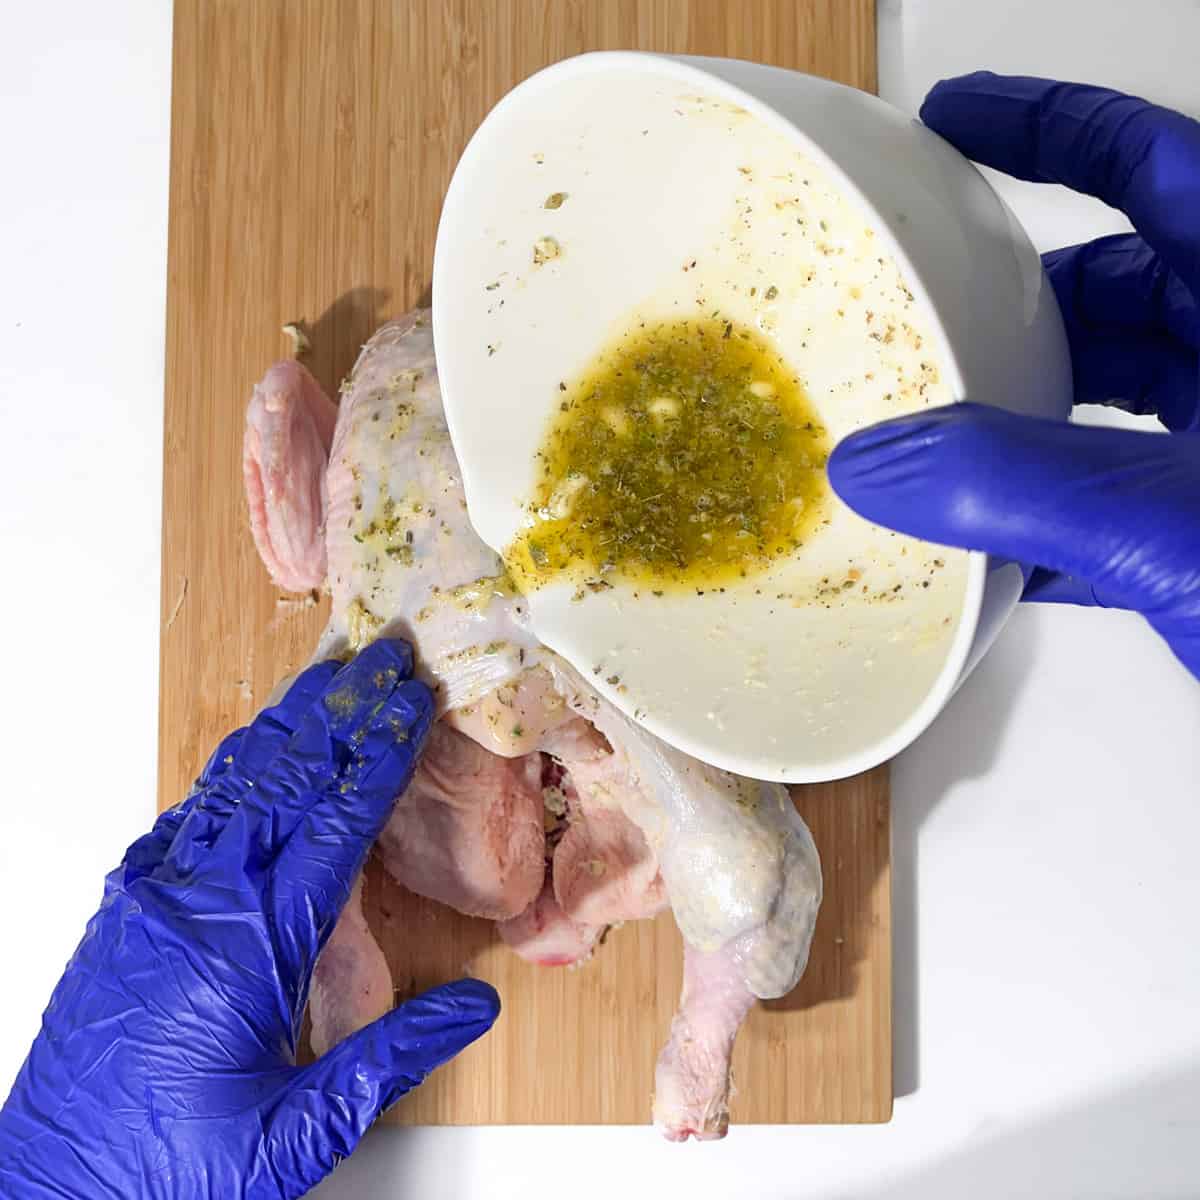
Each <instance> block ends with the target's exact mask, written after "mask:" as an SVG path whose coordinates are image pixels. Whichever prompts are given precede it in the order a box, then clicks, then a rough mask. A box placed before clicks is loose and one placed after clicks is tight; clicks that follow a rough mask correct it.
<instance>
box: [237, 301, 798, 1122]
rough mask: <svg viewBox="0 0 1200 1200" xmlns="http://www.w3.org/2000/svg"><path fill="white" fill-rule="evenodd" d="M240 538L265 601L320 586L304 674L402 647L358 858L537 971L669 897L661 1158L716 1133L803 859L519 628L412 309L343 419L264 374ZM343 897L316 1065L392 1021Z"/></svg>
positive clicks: (741, 784) (786, 965)
mask: <svg viewBox="0 0 1200 1200" xmlns="http://www.w3.org/2000/svg"><path fill="white" fill-rule="evenodd" d="M243 468H244V475H245V486H246V496H247V500H248V503H249V508H250V523H251V530H252V532H253V535H254V540H255V543H256V545H257V546H258V549H259V552H260V554H261V556H262V559H263V562H264V563H265V564H266V566H267V568H268V570H269V571H270V573H271V576H272V578H273V579H274V580H275V582H276V583H277V584H278V585H279V586H280V587H282V588H284V589H287V590H292V591H298V590H307V589H311V588H317V587H322V586H325V587H328V589H329V591H330V592H331V594H332V599H333V604H332V616H331V619H330V622H329V625H328V627H327V628H326V630H325V633H324V634H323V635H322V637H321V640H320V643H319V645H318V646H317V648H316V652H315V655H314V657H315V658H327V657H330V656H332V655H345V654H348V653H352V652H354V651H356V650H358V649H360V648H361V647H362V646H364V645H365V644H367V643H368V642H369V641H370V640H371V639H373V638H375V637H378V636H381V635H395V636H400V637H404V638H406V639H407V640H408V641H410V642H411V643H412V645H413V647H414V649H415V652H416V657H417V661H418V670H419V673H420V674H421V675H422V676H423V678H424V679H425V680H426V681H427V682H428V683H429V684H430V686H431V687H432V688H434V690H435V692H436V694H437V696H438V699H439V712H440V714H441V720H440V722H439V723H438V725H436V726H435V728H434V730H433V733H432V734H431V736H430V739H429V744H428V746H427V749H426V751H425V753H424V756H423V758H422V760H421V764H420V766H419V768H418V770H417V773H416V775H415V777H414V779H413V781H412V783H411V784H410V786H409V788H408V789H407V790H406V791H405V792H404V794H403V795H401V796H399V797H397V801H396V807H395V810H394V812H393V815H392V817H391V819H390V821H389V823H388V825H387V827H386V829H385V830H384V832H383V835H382V836H381V838H380V840H379V843H378V846H377V850H378V852H379V854H380V856H381V858H382V860H383V863H384V866H385V868H386V869H387V870H388V872H389V873H390V874H392V875H393V876H394V877H395V878H396V880H397V881H398V882H399V883H401V884H403V885H404V886H406V887H407V888H409V889H410V890H412V891H414V892H417V893H419V894H421V895H423V896H427V897H430V898H432V899H434V900H436V901H439V902H441V903H443V904H447V905H449V906H450V907H452V908H454V909H456V910H458V911H459V912H462V913H467V914H470V915H473V916H480V917H486V918H489V919H492V920H494V921H496V922H497V929H498V932H499V935H500V937H501V938H502V939H503V940H504V941H505V942H506V943H507V944H508V945H509V946H511V947H512V948H513V950H514V951H515V952H516V953H518V954H520V955H521V956H522V957H524V958H526V959H528V960H529V961H531V962H534V963H538V964H542V965H547V966H549V965H563V964H569V963H577V962H581V961H583V960H585V959H586V958H587V957H588V956H589V955H590V954H591V953H593V951H594V949H595V947H596V944H597V941H598V939H599V936H600V934H601V933H602V932H603V930H604V929H605V927H607V926H608V925H610V924H613V923H615V922H618V921H628V920H635V919H638V918H641V917H652V916H654V915H655V914H656V913H658V912H660V911H661V910H662V909H663V908H664V907H665V906H667V905H669V906H670V907H671V910H672V912H673V913H674V916H675V920H676V923H677V924H678V926H679V929H680V931H681V933H682V935H683V938H684V944H685V956H684V980H683V991H682V996H681V999H680V1005H679V1009H678V1012H677V1014H676V1016H675V1019H674V1022H673V1024H672V1027H671V1034H670V1039H669V1041H668V1043H667V1046H666V1047H665V1048H664V1049H663V1051H662V1053H661V1055H660V1057H659V1061H658V1066H657V1069H656V1074H655V1097H654V1120H655V1122H656V1123H657V1124H658V1125H659V1126H660V1128H661V1129H662V1131H663V1132H664V1133H665V1135H666V1136H667V1137H668V1138H670V1139H672V1140H676V1141H682V1140H686V1139H687V1138H688V1137H689V1136H695V1137H696V1138H698V1139H709V1138H718V1137H721V1136H723V1135H724V1133H725V1132H726V1129H727V1126H728V1101H729V1092H730V1079H729V1063H730V1055H731V1053H732V1048H733V1042H734V1038H735V1036H736V1033H737V1030H738V1026H739V1025H740V1024H741V1022H742V1020H743V1019H744V1018H745V1016H746V1014H747V1013H748V1012H749V1010H750V1007H751V1006H752V1004H753V1002H754V999H755V998H756V997H759V998H771V997H777V996H782V995H784V994H785V993H786V992H788V991H790V990H791V989H792V988H793V987H794V986H795V984H796V982H797V981H798V980H799V978H800V975H801V973H802V972H803V970H804V967H805V964H806V962H807V959H808V951H809V945H810V943H811V940H812V933H813V926H814V923H815V920H816V914H817V909H818V906H819V904H820V900H821V870H820V863H819V860H818V857H817V851H816V847H815V846H814V844H813V841H812V838H811V836H810V835H809V832H808V829H807V827H806V826H805V824H804V822H803V821H802V820H801V818H800V816H799V815H798V814H797V812H796V810H795V807H794V806H793V804H792V802H791V800H790V798H789V796H788V794H787V791H786V790H785V789H784V788H783V787H781V786H779V785H776V784H768V783H760V782H757V781H754V780H750V779H743V778H738V777H736V776H733V775H730V774H728V773H727V772H724V771H719V770H716V769H715V768H713V767H710V766H707V765H705V764H703V763H700V762H698V761H696V760H695V759H692V758H689V757H688V756H687V755H685V754H682V753H680V752H679V751H677V750H674V749H672V748H671V747H669V746H667V745H666V744H665V743H663V742H661V741H660V740H659V739H657V738H655V737H654V736H653V735H651V734H649V733H647V732H646V731H645V730H643V729H641V728H640V727H638V726H637V725H635V724H634V723H633V722H631V721H630V720H629V719H628V718H626V717H625V716H624V715H623V714H622V713H620V712H619V711H618V710H617V709H615V708H614V707H613V706H612V705H610V704H608V703H607V702H606V701H604V700H603V699H602V698H601V697H599V696H598V695H597V694H596V693H595V692H594V691H592V689H591V688H590V687H589V686H588V685H587V682H586V681H585V680H584V679H583V678H582V677H580V676H579V675H578V674H577V673H576V672H575V671H574V670H572V668H571V667H570V666H568V665H567V664H566V663H565V662H563V661H562V660H560V659H558V658H557V657H556V656H555V655H553V654H552V653H550V652H549V651H548V650H546V649H545V648H544V647H542V646H541V645H539V643H538V641H537V639H536V638H535V637H534V636H533V634H532V633H531V632H530V630H529V628H528V626H527V624H526V620H525V616H526V614H525V605H524V602H523V600H522V598H521V597H520V596H519V595H517V594H515V593H514V592H513V590H512V588H511V585H510V584H509V583H508V582H507V579H506V576H505V574H504V572H503V568H502V565H501V563H500V561H499V559H498V558H497V556H496V555H495V554H494V553H493V551H492V550H490V549H489V548H488V547H487V546H485V545H484V544H483V542H482V541H481V540H480V539H479V538H478V537H477V536H476V534H475V532H474V530H473V529H472V528H471V525H470V522H469V520H468V518H467V511H466V501H465V498H464V494H463V488H462V481H461V477H460V474H459V469H458V463H457V460H456V459H455V456H454V451H453V448H452V447H451V444H450V438H449V434H448V433H447V430H446V424H445V419H444V416H443V412H442V404H441V397H440V393H439V391H438V383H437V369H436V365H435V362H434V353H433V337H432V332H431V329H430V325H429V318H428V313H426V312H423V311H419V312H415V313H412V314H410V315H408V316H406V317H403V318H401V319H399V320H397V321H393V322H391V323H389V324H387V325H385V326H383V328H381V329H380V330H379V331H378V332H377V333H376V334H375V335H374V337H372V338H371V340H370V341H369V342H368V343H367V344H366V345H365V346H364V347H363V350H362V353H361V354H360V356H359V359H358V362H357V364H356V365H355V367H354V370H353V372H352V373H351V375H350V377H349V379H348V380H347V381H346V383H345V384H344V385H343V396H342V400H341V404H340V406H337V405H335V404H334V403H333V402H332V401H331V400H330V399H328V397H326V396H325V395H324V393H323V392H322V391H321V389H320V387H319V385H318V384H317V383H316V381H315V380H314V379H313V378H312V376H311V375H310V374H309V373H308V371H307V370H306V369H305V368H304V367H303V366H301V365H300V364H299V363H297V362H294V361H288V362H283V363H279V364H277V365H276V366H274V367H272V368H271V369H270V370H269V371H268V372H267V374H266V375H265V377H264V378H263V380H262V382H261V383H260V384H259V385H258V386H257V387H256V388H255V391H254V395H253V398H252V399H251V401H250V405H249V409H248V412H247V418H246V434H245V445H244V458H243ZM392 996H393V992H392V983H391V979H390V978H389V976H388V969H387V964H386V962H385V960H384V957H383V954H382V952H381V950H380V949H379V947H378V945H377V944H376V943H375V941H374V938H373V937H372V934H371V932H370V929H369V928H368V926H367V923H366V921H365V919H364V917H363V913H362V908H361V887H358V888H356V889H355V891H354V893H353V895H352V897H351V901H350V904H349V905H348V906H347V909H346V911H345V913H344V914H343V916H342V918H341V920H340V921H339V923H338V925H337V927H336V929H335V930H334V931H333V933H332V935H331V937H330V940H329V942H328V944H327V946H326V948H325V950H324V952H323V953H322V955H321V958H320V961H319V962H318V964H317V967H316V972H315V975H314V979H313V985H312V994H311V999H310V1012H311V1016H312V1044H313V1048H314V1050H315V1051H316V1052H317V1053H322V1052H324V1051H325V1050H326V1049H328V1048H329V1047H330V1046H331V1045H333V1044H335V1043H336V1042H337V1041H338V1040H340V1039H341V1038H342V1037H344V1036H345V1035H346V1034H347V1033H349V1032H351V1031H352V1030H354V1029H357V1028H360V1027H361V1026H362V1025H364V1024H366V1023H367V1022H369V1021H371V1020H373V1019H374V1018H376V1017H377V1016H379V1015H381V1014H382V1013H383V1012H384V1011H386V1010H387V1009H388V1008H389V1007H390V1006H391V1004H392Z"/></svg>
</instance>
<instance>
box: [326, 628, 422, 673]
mask: <svg viewBox="0 0 1200 1200" xmlns="http://www.w3.org/2000/svg"><path fill="white" fill-rule="evenodd" d="M412 667H413V659H412V647H411V646H410V645H409V644H408V643H407V642H406V641H404V640H403V639H402V638H379V639H377V640H376V641H374V642H372V643H371V644H370V645H369V646H367V647H366V648H365V649H364V650H362V651H361V652H360V653H359V655H358V657H357V658H355V659H353V660H352V661H351V662H350V663H349V664H348V665H347V666H346V667H345V668H343V670H344V671H350V670H351V669H354V668H357V670H359V671H362V672H368V671H378V670H381V669H387V670H393V671H395V672H396V674H397V676H398V677H399V678H401V679H407V678H408V677H409V676H410V675H411V674H412Z"/></svg>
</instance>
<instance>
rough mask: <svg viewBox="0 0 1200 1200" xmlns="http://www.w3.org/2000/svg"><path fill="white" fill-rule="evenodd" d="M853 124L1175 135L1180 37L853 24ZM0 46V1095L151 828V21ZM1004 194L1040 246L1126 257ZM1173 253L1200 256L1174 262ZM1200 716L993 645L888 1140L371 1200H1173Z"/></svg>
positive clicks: (951, 0)
mask: <svg viewBox="0 0 1200 1200" xmlns="http://www.w3.org/2000/svg"><path fill="white" fill-rule="evenodd" d="M879 5H880V20H879V24H880V80H881V90H882V92H883V94H884V95H885V96H886V97H887V98H889V99H891V100H893V101H894V102H895V103H897V104H900V105H901V106H903V107H905V108H908V109H910V110H915V108H916V105H917V104H918V103H919V100H920V97H921V96H922V95H923V93H924V91H925V89H926V88H927V87H928V85H929V84H931V83H932V82H933V81H934V80H935V79H936V78H938V77H940V76H943V75H947V74H953V73H956V72H959V71H964V70H970V69H974V68H976V67H979V66H987V67H990V68H992V69H995V70H1002V71H1003V70H1013V71H1023V72H1027V73H1035V74H1045V75H1056V76H1060V77H1065V78H1075V79H1086V80H1092V81H1095V82H1102V83H1108V84H1112V85H1116V86H1122V87H1125V88H1127V89H1129V90H1134V91H1138V92H1140V93H1142V94H1145V95H1149V96H1151V97H1152V98H1154V99H1156V100H1159V101H1161V102H1164V103H1170V104H1173V105H1175V106H1176V107H1180V108H1183V109H1185V110H1187V111H1189V112H1191V113H1192V114H1193V115H1198V116H1200V83H1197V79H1196V72H1195V60H1194V54H1195V47H1196V46H1197V45H1200V5H1197V4H1196V3H1194V2H1193V0H1142V2H1141V3H1139V4H1136V5H1134V4H1127V3H1123V2H1122V0H1038V2H1034V0H994V2H993V3H991V4H986V5H985V4H964V3H962V2H961V0H911V2H908V3H902V2H901V0H879ZM5 23H6V30H5V37H4V39H3V41H2V42H0V144H3V145H4V147H5V160H6V166H7V167H8V170H7V171H6V181H5V184H4V186H3V188H0V262H2V263H3V264H4V274H3V281H2V282H0V397H2V398H3V405H4V408H3V411H4V416H5V422H6V436H7V447H8V450H9V453H8V454H7V455H6V456H5V459H6V461H5V470H4V473H3V475H2V476H0V544H2V546H3V551H4V555H5V559H6V561H7V563H8V570H7V572H6V579H7V581H8V582H7V584H6V586H5V587H4V588H3V589H2V594H0V618H2V619H3V621H4V626H5V627H6V628H7V629H9V631H10V632H9V636H8V637H7V639H6V643H7V648H6V655H5V658H6V668H7V672H6V673H7V677H8V681H9V682H8V686H7V687H6V688H5V689H4V691H3V698H2V699H0V707H2V710H3V714H4V729H5V735H6V736H5V740H4V745H5V772H4V778H5V784H6V786H5V787H4V793H3V799H2V800H0V834H2V836H0V945H2V946H3V950H4V961H5V964H6V969H5V971H4V975H5V984H4V987H3V989H2V990H0V1092H2V1091H3V1090H4V1089H5V1088H6V1087H7V1085H8V1081H9V1080H10V1079H11V1078H12V1076H13V1075H14V1073H15V1072H16V1069H17V1067H18V1066H19V1064H20V1061H21V1059H22V1058H23V1057H24V1054H25V1052H26V1049H27V1047H28V1043H29V1041H30V1039H31V1037H32V1036H33V1033H34V1032H35V1030H36V1026H37V1018H38V1015H39V1013H40V1011H41V1008H42V1006H43V1005H44V1003H45V1000H46V998H47V996H48V995H49V992H50V989H51V987H52V986H53V984H54V982H55V980H56V979H57V977H58V975H59V973H60V972H61V970H62V965H63V963H64V962H65V960H66V958H67V957H68V955H69V954H70V952H71V949H72V948H73V946H74V944H75V942H76V941H77V940H78V937H79V934H80V933H81V931H82V927H83V922H84V920H85V919H86V918H87V916H89V915H90V913H91V912H92V910H93V909H94V907H95V905H96V902H97V899H98V897H99V892H100V883H101V877H102V875H103V873H104V872H105V871H106V870H107V869H108V868H109V867H111V866H112V865H113V864H114V863H115V862H116V861H117V859H118V858H119V856H120V854H121V852H122V850H123V848H124V846H125V845H126V844H127V843H128V842H129V841H131V840H132V839H133V838H134V837H135V836H136V835H137V834H138V833H139V832H141V831H142V829H143V828H144V827H145V826H146V825H147V824H148V823H149V821H150V819H151V817H152V815H153V810H154V780H155V771H154V764H155V740H156V721H157V699H156V689H157V674H156V672H157V652H158V630H157V625H158V533H159V492H160V481H161V432H162V426H161V407H162V370H163V303H164V293H165V251H166V201H167V155H168V133H169V111H168V105H169V87H170V80H169V75H170V13H169V6H168V5H167V4H166V3H165V0H140V2H136V3H135V2H132V0H125V2H124V3H115V4H110V5H95V4H93V3H90V2H88V0H77V2H73V3H58V4H42V5H25V6H21V7H20V8H14V9H13V10H12V11H11V12H8V13H7V14H6V17H5ZM1005 194H1006V196H1007V197H1008V198H1009V200H1010V202H1011V203H1013V205H1014V207H1016V209H1017V211H1018V214H1019V215H1020V216H1021V217H1022V219H1023V220H1024V221H1025V222H1026V224H1027V225H1028V226H1029V228H1030V229H1031V231H1032V232H1033V234H1034V236H1035V239H1036V240H1037V241H1038V242H1039V244H1040V245H1042V246H1043V247H1048V246H1051V245H1055V244H1060V243H1063V242H1066V241H1078V240H1082V239H1083V238H1086V237H1090V236H1093V235H1094V234H1096V233H1098V232H1104V231H1107V230H1110V229H1114V228H1119V227H1120V224H1119V222H1118V221H1117V219H1116V218H1115V217H1114V214H1111V213H1109V212H1108V211H1107V210H1105V209H1103V207H1102V206H1100V205H1098V204H1094V203H1091V202H1085V201H1081V200H1076V199H1074V198H1071V197H1068V196H1065V195H1064V194H1063V193H1061V192H1060V191H1059V190H1058V189H1049V188H1038V187H1036V186H1034V185H1009V186H1007V187H1006V188H1005ZM1198 236H1200V233H1198ZM1198 728H1200V687H1197V685H1196V683H1195V682H1194V681H1193V680H1191V679H1190V678H1189V677H1188V676H1186V675H1185V674H1184V672H1183V671H1182V670H1181V669H1180V668H1178V667H1177V666H1176V664H1175V662H1174V660H1173V659H1172V658H1171V656H1170V654H1169V653H1168V652H1167V651H1166V650H1165V648H1164V647H1163V646H1161V645H1160V644H1159V643H1158V642H1157V641H1156V639H1155V638H1154V637H1153V635H1152V634H1151V633H1150V631H1149V630H1148V629H1147V628H1146V627H1145V626H1144V625H1143V624H1142V622H1141V621H1140V620H1139V619H1137V618H1134V617H1129V616H1126V615H1124V614H1119V613H1110V612H1083V611H1075V610H1034V609H1026V610H1022V611H1021V612H1020V613H1019V614H1018V616H1017V617H1016V618H1015V619H1014V620H1013V622H1012V624H1011V625H1010V627H1009V628H1008V630H1007V631H1006V632H1005V634H1004V635H1003V636H1002V638H1001V640H1000V642H999V644H998V645H997V646H996V648H995V649H994V650H993V651H992V653H991V654H990V656H989V657H988V658H987V660H986V661H985V662H984V664H983V665H982V666H981V667H980V669H979V670H978V671H977V673H976V674H975V676H974V677H973V678H972V679H971V680H970V681H969V683H968V684H967V685H966V686H965V687H964V688H963V690H962V691H961V693H960V694H959V696H958V697H957V698H956V700H955V701H954V703H953V705H952V707H951V708H950V709H949V710H948V711H947V712H946V713H945V714H944V716H943V717H942V719H941V720H940V721H939V722H938V723H937V724H936V725H935V727H934V728H933V729H932V730H931V731H930V732H929V733H928V734H927V735H926V736H925V737H924V739H923V740H922V741H921V743H920V744H919V745H918V746H916V747H914V748H913V749H912V750H911V751H909V752H908V753H906V754H905V755H904V756H903V758H902V759H901V760H900V761H899V762H898V764H897V766H896V769H895V802H894V825H895V834H894V836H895V860H894V877H895V901H896V912H895V926H896V1023H897V1043H896V1055H897V1062H896V1066H897V1094H898V1097H899V1099H898V1100H897V1103H896V1110H895V1117H894V1119H893V1121H892V1123H891V1125H889V1126H884V1127H865V1128H818V1127H810V1128H798V1129H789V1128H777V1129H770V1128H747V1127H741V1128H736V1127H735V1129H734V1130H733V1132H732V1134H731V1136H730V1137H729V1139H728V1140H727V1141H725V1142H724V1143H721V1144H719V1145H708V1146H700V1147H698V1146H687V1147H682V1148H681V1147H671V1146H668V1145H666V1144H664V1143H660V1142H659V1140H658V1139H657V1137H656V1135H654V1134H653V1132H652V1131H651V1130H650V1129H649V1128H645V1129H642V1128H633V1129H553V1130H551V1129H497V1128H493V1129H480V1130H410V1131H396V1132H391V1131H388V1132H382V1133H377V1134H374V1135H372V1137H371V1138H370V1139H368V1143H367V1145H366V1146H365V1147H364V1148H363V1149H362V1150H361V1151H360V1153H359V1154H358V1155H356V1156H355V1158H354V1159H352V1160H350V1162H348V1163H347V1164H346V1165H344V1166H343V1167H342V1168H340V1169H339V1171H338V1173H337V1177H336V1178H335V1179H334V1180H332V1181H331V1182H330V1183H329V1184H328V1185H326V1187H325V1188H324V1189H323V1190H321V1192H320V1195H321V1196H322V1197H325V1198H326V1200H333V1198H342V1200H375V1198H379V1200H382V1198H383V1197H389V1198H394V1197H400V1196H413V1197H416V1196H421V1197H422V1198H423V1200H425V1198H438V1197H451V1196H453V1197H473V1196H478V1197H487V1198H488V1200H507V1198H509V1197H513V1198H515V1197H518V1196H519V1197H521V1198H522V1200H534V1198H535V1197H539V1196H547V1197H549V1196H551V1195H556V1196H557V1195H559V1194H561V1193H562V1192H563V1191H569V1192H570V1193H571V1194H572V1195H573V1196H574V1197H577V1198H579V1200H587V1198H591V1197H597V1198H598V1197H601V1196H605V1197H608V1196H611V1194H612V1193H613V1192H614V1191H616V1190H619V1189H621V1188H629V1187H630V1186H632V1187H633V1188H635V1189H636V1191H635V1194H639V1195H640V1194H651V1195H653V1194H655V1193H656V1192H657V1193H659V1194H664V1195H665V1194H668V1189H677V1190H678V1192H679V1194H683V1195H689V1196H693V1197H696V1198H697V1200H700V1198H707V1197H725V1196H728V1195H731V1194H745V1195H753V1196H755V1197H758V1198H759V1200H776V1198H778V1200H784V1198H785V1197H786V1198H788V1200H794V1198H798V1197H809V1196H812V1197H824V1198H827V1197H851V1196H853V1197H875V1196H879V1197H883V1196H887V1197H913V1198H914V1200H915V1198H918V1197H920V1198H921V1200H939V1198H941V1197H946V1198H955V1200H957V1198H959V1197H962V1196H966V1195H969V1196H971V1197H972V1198H973V1200H981V1198H988V1197H997V1198H1000V1197H1004V1198H1006V1200H1007V1198H1009V1197H1013V1196H1018V1195H1030V1196H1038V1197H1064V1198H1065V1197H1068V1196H1070V1197H1078V1196H1087V1197H1114V1198H1115V1197H1127V1196H1138V1197H1185V1196H1189V1197H1194V1196H1197V1195H1200V1021H1197V1019H1196V1011H1197V1007H1198V1001H1200V945H1198V940H1197V938H1196V936H1195V933H1194V930H1193V921H1192V920H1191V914H1192V913H1194V912H1195V911H1197V907H1198V901H1200V872H1198V871H1197V869H1196V861H1197V856H1196V850H1195V847H1196V846H1197V845H1200V807H1198V806H1197V803H1196V792H1197V788H1196V780H1197V779H1198V778H1200V739H1198V738H1197V736H1196V731H1197V729H1198Z"/></svg>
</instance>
